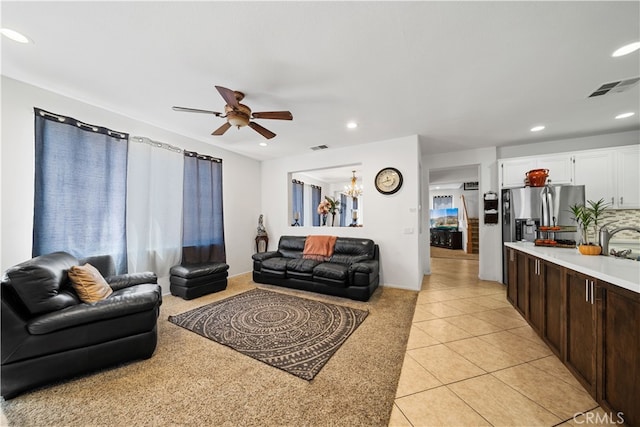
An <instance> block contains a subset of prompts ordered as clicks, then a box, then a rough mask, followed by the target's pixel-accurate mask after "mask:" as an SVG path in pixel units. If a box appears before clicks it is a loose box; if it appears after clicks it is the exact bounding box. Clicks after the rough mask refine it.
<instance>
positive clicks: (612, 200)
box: [611, 197, 615, 205]
mask: <svg viewBox="0 0 640 427" xmlns="http://www.w3.org/2000/svg"><path fill="white" fill-rule="evenodd" d="M614 202H615V199H614V198H613V197H612V198H611V204H612V205H613V204H614Z"/></svg>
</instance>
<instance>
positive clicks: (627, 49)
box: [611, 42, 640, 57]
mask: <svg viewBox="0 0 640 427" xmlns="http://www.w3.org/2000/svg"><path fill="white" fill-rule="evenodd" d="M638 49H640V42H633V43H629V44H628V45H625V46H622V47H621V48H620V49H618V50H616V51H615V52H613V53H612V54H611V56H613V57H618V56H624V55H628V54H630V53H631V52H635V51H636V50H638Z"/></svg>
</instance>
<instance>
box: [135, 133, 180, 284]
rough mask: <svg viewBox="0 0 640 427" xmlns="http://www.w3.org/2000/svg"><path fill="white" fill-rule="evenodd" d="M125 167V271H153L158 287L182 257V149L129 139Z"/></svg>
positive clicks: (136, 138)
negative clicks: (126, 176) (157, 279)
mask: <svg viewBox="0 0 640 427" xmlns="http://www.w3.org/2000/svg"><path fill="white" fill-rule="evenodd" d="M127 168H128V172H127V173H128V180H127V254H128V260H129V272H139V271H153V272H155V273H156V275H157V276H158V278H160V279H161V280H160V282H161V284H164V282H166V281H167V280H166V279H165V278H167V277H168V276H169V269H170V268H171V267H172V266H174V265H176V264H180V261H181V256H182V253H181V250H182V182H183V169H184V160H183V154H182V150H180V149H178V148H176V147H172V146H171V145H168V144H164V143H160V142H156V141H152V140H150V139H148V138H141V137H132V138H130V139H129V157H128V166H127ZM162 279H164V280H162ZM167 283H168V282H167ZM163 287H164V286H163Z"/></svg>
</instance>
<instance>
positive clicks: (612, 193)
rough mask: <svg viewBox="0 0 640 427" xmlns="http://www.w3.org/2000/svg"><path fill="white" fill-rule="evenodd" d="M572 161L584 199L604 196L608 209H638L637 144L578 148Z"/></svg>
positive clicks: (639, 174) (639, 158) (639, 168)
mask: <svg viewBox="0 0 640 427" xmlns="http://www.w3.org/2000/svg"><path fill="white" fill-rule="evenodd" d="M574 161H575V165H574V172H575V183H576V185H584V186H585V202H586V201H587V200H592V201H594V202H597V201H598V200H600V199H604V201H605V202H606V203H609V204H610V206H609V207H610V208H611V209H640V145H628V146H624V147H616V148H610V149H603V150H587V151H582V152H578V153H576V154H575V156H574Z"/></svg>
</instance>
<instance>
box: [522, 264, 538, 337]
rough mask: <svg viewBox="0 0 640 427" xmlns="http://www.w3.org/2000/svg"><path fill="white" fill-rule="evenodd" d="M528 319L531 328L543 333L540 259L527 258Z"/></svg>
mask: <svg viewBox="0 0 640 427" xmlns="http://www.w3.org/2000/svg"><path fill="white" fill-rule="evenodd" d="M526 259H527V261H526V262H527V285H528V286H526V288H527V293H528V295H527V297H528V300H527V303H526V305H527V318H528V320H529V324H530V325H531V327H532V328H533V329H534V330H535V331H536V332H537V333H538V334H540V332H541V331H542V281H541V269H542V268H541V267H542V266H541V264H542V263H541V262H540V260H539V259H538V258H536V257H533V256H527V258H526Z"/></svg>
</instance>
